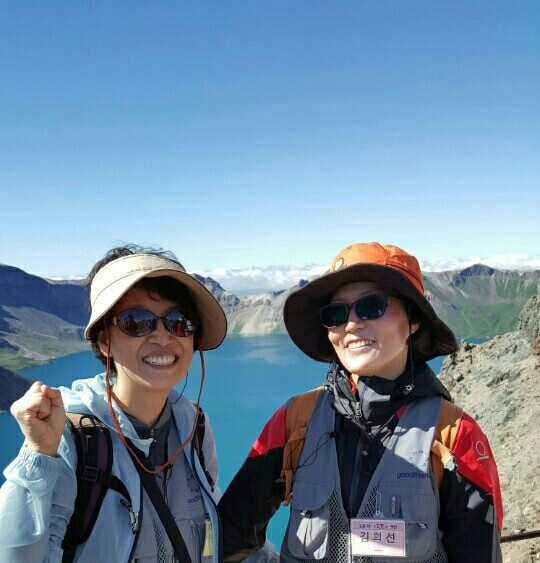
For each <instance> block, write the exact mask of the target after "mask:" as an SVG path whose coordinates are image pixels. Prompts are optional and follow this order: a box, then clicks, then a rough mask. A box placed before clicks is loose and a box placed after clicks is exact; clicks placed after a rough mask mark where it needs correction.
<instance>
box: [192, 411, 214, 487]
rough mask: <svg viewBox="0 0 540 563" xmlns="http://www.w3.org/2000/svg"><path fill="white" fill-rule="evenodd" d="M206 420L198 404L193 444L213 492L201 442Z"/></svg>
mask: <svg viewBox="0 0 540 563" xmlns="http://www.w3.org/2000/svg"><path fill="white" fill-rule="evenodd" d="M205 424H206V420H205V417H204V412H203V410H202V409H201V408H200V406H199V417H198V419H197V426H196V428H195V436H194V437H193V444H194V445H195V450H196V451H197V456H198V457H199V462H200V464H201V467H202V470H203V471H204V475H205V477H206V480H207V481H208V484H209V485H210V488H211V489H212V492H214V486H215V483H214V479H212V475H210V473H209V472H208V470H207V469H206V461H205V459H204V451H203V442H204V430H205Z"/></svg>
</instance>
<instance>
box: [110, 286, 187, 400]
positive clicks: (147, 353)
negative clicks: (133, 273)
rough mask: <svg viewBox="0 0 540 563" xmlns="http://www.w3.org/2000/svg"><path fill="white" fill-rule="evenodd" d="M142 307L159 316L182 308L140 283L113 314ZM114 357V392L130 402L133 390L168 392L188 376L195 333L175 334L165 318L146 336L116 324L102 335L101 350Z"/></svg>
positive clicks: (161, 393)
mask: <svg viewBox="0 0 540 563" xmlns="http://www.w3.org/2000/svg"><path fill="white" fill-rule="evenodd" d="M133 308H142V309H147V310H148V311H150V312H152V313H154V314H155V315H156V316H158V317H162V316H164V315H166V314H167V313H168V312H169V311H172V310H173V309H182V308H181V307H179V306H178V304H177V303H175V302H174V301H170V300H168V299H163V298H161V297H159V296H158V295H156V294H153V293H149V292H148V290H146V289H144V288H141V287H133V288H132V289H130V290H129V291H128V292H127V293H126V294H125V295H124V297H123V298H122V299H121V300H120V301H119V302H118V303H117V304H116V306H115V307H114V311H113V313H114V315H117V314H118V313H120V312H121V311H124V310H126V309H133ZM109 342H110V355H111V356H112V357H113V358H114V363H115V367H116V375H117V377H116V383H115V385H114V390H115V394H116V395H117V396H119V397H120V398H121V399H122V401H123V402H124V403H125V404H126V405H127V406H129V401H130V399H129V398H130V397H131V396H132V395H133V393H135V392H137V393H140V392H147V393H152V392H155V393H158V394H160V395H166V394H167V393H168V392H169V390H170V389H172V388H173V387H174V386H175V385H177V384H178V383H179V382H180V381H182V379H184V377H185V376H186V374H187V372H188V370H189V367H190V365H191V361H192V359H193V336H183V337H180V336H174V335H173V334H171V333H170V332H169V331H167V330H166V329H165V327H164V325H163V322H162V321H161V320H159V321H158V322H157V326H156V329H155V330H154V331H153V332H151V333H150V334H148V335H146V336H141V337H134V336H128V335H127V334H124V333H123V332H122V331H121V330H120V329H119V328H118V327H117V326H115V325H114V324H112V325H110V326H109V327H108V329H107V331H104V332H102V333H101V335H100V337H99V347H100V349H101V352H102V353H103V354H104V355H105V356H107V354H108V353H109V351H108V350H109Z"/></svg>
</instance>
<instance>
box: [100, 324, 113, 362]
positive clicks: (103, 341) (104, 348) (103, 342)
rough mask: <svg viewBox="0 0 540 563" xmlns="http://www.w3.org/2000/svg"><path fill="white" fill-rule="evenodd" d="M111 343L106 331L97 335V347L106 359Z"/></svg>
mask: <svg viewBox="0 0 540 563" xmlns="http://www.w3.org/2000/svg"><path fill="white" fill-rule="evenodd" d="M110 342H111V335H110V333H109V331H108V330H102V331H101V332H100V333H99V334H98V338H97V344H98V346H99V350H100V352H101V353H102V354H103V355H104V356H105V357H106V358H107V357H108V356H109V355H110V353H109V345H110Z"/></svg>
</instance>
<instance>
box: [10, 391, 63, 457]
mask: <svg viewBox="0 0 540 563" xmlns="http://www.w3.org/2000/svg"><path fill="white" fill-rule="evenodd" d="M11 414H12V415H13V416H14V417H15V419H16V420H17V422H18V423H19V426H20V427H21V430H22V433H23V434H24V437H25V438H26V441H25V443H26V445H27V447H28V448H29V449H31V450H33V451H35V452H39V453H42V454H45V455H49V456H54V455H56V452H57V451H58V446H59V445H60V439H61V438H62V433H63V432H64V427H65V425H66V412H65V410H64V403H63V402H62V395H61V394H60V391H59V390H58V389H54V388H52V387H49V386H48V385H45V384H44V383H41V381H36V382H35V383H34V384H33V385H32V387H30V389H28V391H27V392H26V393H25V394H24V395H23V396H22V397H21V398H20V399H19V400H18V401H15V402H14V403H13V404H12V405H11Z"/></svg>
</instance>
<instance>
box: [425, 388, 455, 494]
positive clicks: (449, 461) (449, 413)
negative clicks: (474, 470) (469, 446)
mask: <svg viewBox="0 0 540 563" xmlns="http://www.w3.org/2000/svg"><path fill="white" fill-rule="evenodd" d="M462 416H463V409H462V408H460V407H458V406H457V405H455V404H454V403H451V402H450V401H447V400H446V399H443V401H442V405H441V412H440V413H439V419H438V420H437V425H436V426H435V434H434V438H433V443H432V444H431V469H432V470H433V475H434V476H435V483H436V484H437V488H439V487H440V486H441V481H442V477H443V471H444V470H445V469H450V470H452V469H454V467H455V460H454V454H453V448H454V443H455V441H456V436H457V433H458V430H459V426H460V424H461V418H462Z"/></svg>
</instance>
